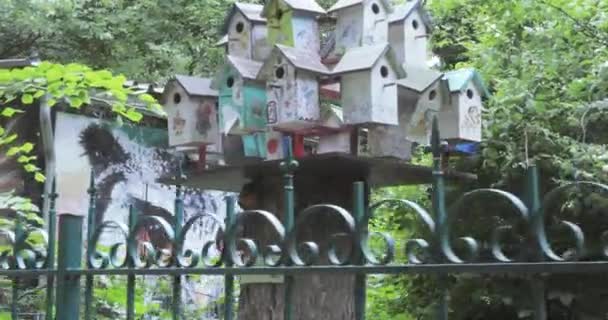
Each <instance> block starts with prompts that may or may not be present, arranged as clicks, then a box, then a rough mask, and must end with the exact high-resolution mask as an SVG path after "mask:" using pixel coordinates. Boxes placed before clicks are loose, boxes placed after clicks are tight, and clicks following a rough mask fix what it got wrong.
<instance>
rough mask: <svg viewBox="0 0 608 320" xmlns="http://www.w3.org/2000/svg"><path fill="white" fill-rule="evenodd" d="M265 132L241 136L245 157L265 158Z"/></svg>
mask: <svg viewBox="0 0 608 320" xmlns="http://www.w3.org/2000/svg"><path fill="white" fill-rule="evenodd" d="M266 136H267V132H265V131H262V132H255V133H251V134H248V135H245V136H243V137H242V138H243V152H244V154H245V156H246V157H251V158H261V159H265V158H266Z"/></svg>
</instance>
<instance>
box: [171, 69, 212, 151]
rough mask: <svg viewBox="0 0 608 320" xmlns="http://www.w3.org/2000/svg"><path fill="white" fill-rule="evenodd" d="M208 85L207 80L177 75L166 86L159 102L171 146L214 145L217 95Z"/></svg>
mask: <svg viewBox="0 0 608 320" xmlns="http://www.w3.org/2000/svg"><path fill="white" fill-rule="evenodd" d="M210 84H211V81H210V80H209V79H204V78H196V77H189V76H181V75H178V76H176V77H175V78H174V79H172V80H171V81H170V82H169V83H168V84H167V86H166V88H165V92H164V93H163V102H164V105H165V109H166V111H167V116H168V126H169V144H170V145H171V146H197V145H208V144H215V143H217V141H218V139H219V138H218V137H219V128H218V115H217V107H216V106H217V91H215V90H213V89H211V88H210Z"/></svg>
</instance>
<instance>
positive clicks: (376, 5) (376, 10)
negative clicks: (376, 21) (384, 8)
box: [372, 3, 380, 14]
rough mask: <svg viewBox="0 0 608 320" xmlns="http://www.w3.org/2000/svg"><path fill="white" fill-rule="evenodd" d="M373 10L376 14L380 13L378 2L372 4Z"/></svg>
mask: <svg viewBox="0 0 608 320" xmlns="http://www.w3.org/2000/svg"><path fill="white" fill-rule="evenodd" d="M372 12H374V14H378V13H380V7H379V6H378V4H377V3H373V4H372Z"/></svg>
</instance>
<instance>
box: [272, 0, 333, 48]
mask: <svg viewBox="0 0 608 320" xmlns="http://www.w3.org/2000/svg"><path fill="white" fill-rule="evenodd" d="M325 13H326V12H325V10H324V9H323V8H322V7H321V6H320V5H319V4H318V3H317V2H316V1H315V0H268V1H266V4H265V5H264V9H263V11H262V16H263V17H264V18H266V20H267V22H268V42H269V43H270V45H271V46H274V45H275V44H282V45H285V46H289V47H294V48H298V49H303V50H308V51H313V52H315V53H317V54H318V53H319V50H320V38H319V34H320V32H319V24H318V23H317V17H318V16H319V15H324V14H325Z"/></svg>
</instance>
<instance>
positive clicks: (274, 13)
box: [266, 0, 294, 47]
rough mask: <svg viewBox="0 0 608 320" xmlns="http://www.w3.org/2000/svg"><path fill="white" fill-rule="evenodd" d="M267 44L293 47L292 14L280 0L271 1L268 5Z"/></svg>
mask: <svg viewBox="0 0 608 320" xmlns="http://www.w3.org/2000/svg"><path fill="white" fill-rule="evenodd" d="M268 6H270V7H269V9H268V16H267V18H266V19H267V21H268V43H269V44H270V46H271V47H273V46H274V45H275V44H284V45H286V46H290V47H293V44H294V38H293V24H292V20H293V19H292V18H293V12H292V10H291V8H289V6H287V4H285V2H283V1H282V0H273V1H271V2H270V4H268Z"/></svg>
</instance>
